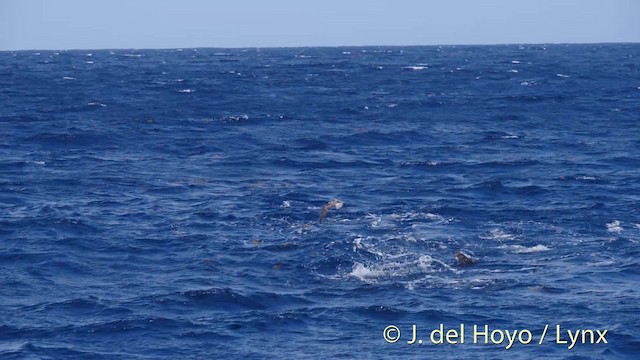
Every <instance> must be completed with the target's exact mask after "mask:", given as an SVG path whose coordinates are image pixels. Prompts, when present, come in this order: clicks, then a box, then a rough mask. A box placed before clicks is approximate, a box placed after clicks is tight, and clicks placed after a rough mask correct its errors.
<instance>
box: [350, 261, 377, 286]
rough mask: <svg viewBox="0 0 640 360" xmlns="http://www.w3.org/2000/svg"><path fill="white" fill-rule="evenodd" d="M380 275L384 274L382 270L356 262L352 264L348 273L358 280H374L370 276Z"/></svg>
mask: <svg viewBox="0 0 640 360" xmlns="http://www.w3.org/2000/svg"><path fill="white" fill-rule="evenodd" d="M382 275H384V271H382V270H377V269H370V268H367V267H366V266H364V265H363V264H361V263H358V262H357V263H355V264H353V268H352V269H351V272H350V273H349V276H353V277H355V278H357V279H358V280H360V281H364V282H371V281H374V279H372V278H376V277H379V276H382Z"/></svg>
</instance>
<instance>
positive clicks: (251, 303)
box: [0, 44, 640, 360]
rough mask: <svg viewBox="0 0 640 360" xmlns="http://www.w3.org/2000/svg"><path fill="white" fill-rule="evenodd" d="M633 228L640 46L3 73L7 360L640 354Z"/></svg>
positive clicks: (226, 57) (637, 232)
mask: <svg viewBox="0 0 640 360" xmlns="http://www.w3.org/2000/svg"><path fill="white" fill-rule="evenodd" d="M333 198H336V199H340V200H341V201H343V203H344V206H343V207H342V208H341V209H332V210H330V211H329V212H328V214H327V215H326V217H325V219H324V221H323V222H322V223H320V222H319V213H320V211H321V209H322V207H323V206H324V205H325V204H326V203H327V202H328V201H330V200H331V199H333ZM639 210H640V44H591V45H500V46H431V47H341V48H282V49H255V48H251V49H170V50H92V51H86V50H83V51H20V52H0V358H2V359H285V358H288V359H331V358H344V359H384V358H388V359H394V358H407V359H427V358H429V359H435V358H438V359H446V358H449V359H460V358H475V359H500V358H509V359H534V358H545V359H574V360H577V359H637V358H638V355H639V354H640V290H639V289H638V287H639V285H640V211H639ZM458 250H461V251H463V252H464V253H466V254H467V255H468V256H470V257H472V258H473V259H474V260H475V261H476V262H475V263H474V264H471V265H467V266H461V265H458V264H457V263H456V260H455V259H454V256H453V254H454V252H455V251H458ZM414 324H415V325H416V329H417V332H418V334H417V339H419V340H423V341H422V344H419V342H418V341H416V342H415V343H413V344H409V343H411V342H412V337H413V336H412V334H413V325H414ZM441 324H442V326H443V332H444V334H445V335H446V332H447V331H448V330H449V329H453V330H455V329H457V330H458V332H460V326H461V325H463V326H464V328H465V334H464V337H463V339H464V343H458V344H447V343H445V344H439V345H434V344H433V340H432V339H431V337H430V335H435V340H438V338H437V335H438V334H437V332H436V333H434V334H432V331H433V330H435V329H439V328H440V325H441ZM474 325H476V326H477V327H478V329H480V330H483V329H485V325H486V326H487V329H488V330H489V332H490V334H489V336H488V341H487V342H488V343H486V342H485V340H484V339H485V338H484V337H482V335H479V337H478V338H477V339H476V340H478V341H476V342H477V343H475V344H474V341H473V340H474V335H473V333H474V329H473V326H474ZM547 325H548V327H547V330H548V332H547V334H546V337H545V338H544V339H542V340H543V341H542V343H540V340H541V338H542V334H543V332H544V330H545V327H546V326H547ZM389 326H396V327H397V329H396V328H393V327H389ZM385 329H387V331H386V332H385ZM558 329H559V330H560V335H558V334H556V333H557V332H558ZM397 330H399V331H400V332H399V339H397V337H398V331H397ZM480 330H479V331H480ZM493 330H500V331H505V330H509V332H510V333H513V331H516V330H517V331H518V332H517V334H519V335H520V338H519V339H520V340H518V339H516V341H515V343H513V344H512V346H511V347H510V348H509V349H507V347H508V345H509V344H508V340H507V337H506V336H505V339H504V341H502V340H501V341H498V340H500V334H503V335H504V334H506V333H504V332H502V333H501V332H500V331H498V332H496V333H493ZM567 330H570V331H572V332H578V333H579V334H584V335H586V336H585V337H584V338H582V337H581V338H580V339H579V341H577V343H576V344H575V346H574V347H573V348H571V349H569V347H570V345H571V340H570V339H571V338H570V336H569V335H568V333H567ZM585 330H590V332H589V331H585ZM596 330H597V331H596ZM605 330H606V333H604V337H603V338H600V336H599V335H601V334H602V332H604V331H605ZM527 332H529V333H530V336H529V334H527ZM384 333H386V334H387V339H386V340H385V337H384V336H383V334H384ZM581 336H582V335H581ZM529 337H530V339H529V341H527V339H528V338H529ZM492 339H493V340H492ZM583 339H584V340H583ZM394 340H397V341H396V342H393V343H392V341H394ZM457 340H458V342H459V340H460V337H458V338H457ZM451 341H456V337H455V336H453V335H452V337H451ZM564 341H568V343H567V344H565V343H564ZM522 342H528V343H526V344H525V343H522Z"/></svg>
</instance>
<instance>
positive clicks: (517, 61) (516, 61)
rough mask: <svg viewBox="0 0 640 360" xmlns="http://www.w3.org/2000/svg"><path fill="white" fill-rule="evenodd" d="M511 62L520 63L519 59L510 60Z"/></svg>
mask: <svg viewBox="0 0 640 360" xmlns="http://www.w3.org/2000/svg"><path fill="white" fill-rule="evenodd" d="M511 63H512V64H520V61H519V60H511Z"/></svg>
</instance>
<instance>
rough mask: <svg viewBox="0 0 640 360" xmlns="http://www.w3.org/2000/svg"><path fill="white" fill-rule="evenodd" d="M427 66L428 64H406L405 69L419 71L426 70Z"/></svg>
mask: <svg viewBox="0 0 640 360" xmlns="http://www.w3.org/2000/svg"><path fill="white" fill-rule="evenodd" d="M426 68H427V67H426V66H405V67H404V68H403V69H407V70H414V71H418V70H424V69H426Z"/></svg>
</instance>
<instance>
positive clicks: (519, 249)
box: [500, 244, 551, 254]
mask: <svg viewBox="0 0 640 360" xmlns="http://www.w3.org/2000/svg"><path fill="white" fill-rule="evenodd" d="M500 248H502V249H508V250H511V251H513V252H514V253H516V254H530V253H536V252H542V251H549V250H551V249H550V248H548V247H547V246H545V245H541V244H538V245H535V246H530V247H527V246H522V245H506V246H502V247H500Z"/></svg>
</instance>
